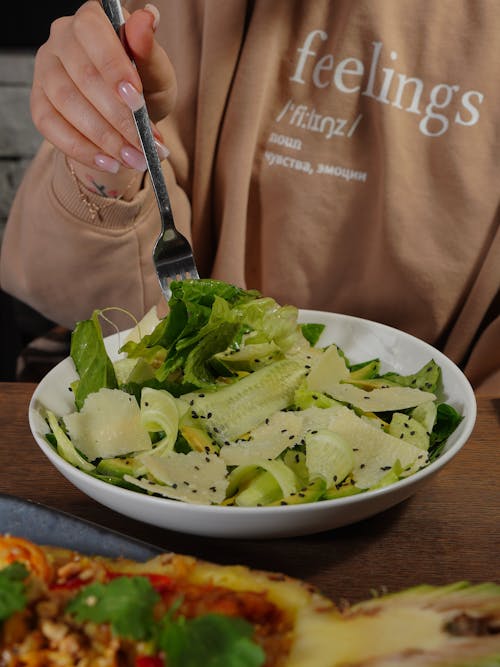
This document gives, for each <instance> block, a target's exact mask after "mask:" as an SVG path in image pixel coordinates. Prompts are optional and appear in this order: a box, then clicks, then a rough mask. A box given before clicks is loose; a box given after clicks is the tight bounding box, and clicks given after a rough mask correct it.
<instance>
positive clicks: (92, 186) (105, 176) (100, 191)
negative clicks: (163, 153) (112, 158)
mask: <svg viewBox="0 0 500 667" xmlns="http://www.w3.org/2000/svg"><path fill="white" fill-rule="evenodd" d="M66 162H67V165H68V169H69V170H70V172H71V175H72V177H73V180H74V181H75V183H76V185H77V187H78V189H79V191H80V194H81V195H82V197H83V196H85V194H87V193H86V191H88V192H91V193H92V194H94V195H99V196H100V197H103V198H106V199H110V200H113V199H117V200H123V201H131V200H132V199H133V198H134V197H135V196H136V195H137V193H138V192H139V190H141V189H142V187H143V183H144V172H139V171H135V170H132V169H125V168H124V167H121V168H120V169H119V170H118V172H117V173H116V174H111V173H108V172H103V171H101V170H99V169H92V168H91V167H87V166H86V165H84V164H81V163H79V162H76V161H75V160H71V159H70V158H67V159H66Z"/></svg>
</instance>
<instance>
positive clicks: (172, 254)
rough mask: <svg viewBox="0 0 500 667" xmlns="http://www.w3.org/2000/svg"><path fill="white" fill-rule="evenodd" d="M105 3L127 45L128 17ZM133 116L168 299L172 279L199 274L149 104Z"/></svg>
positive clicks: (112, 1) (115, 0)
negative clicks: (153, 204) (157, 223)
mask: <svg viewBox="0 0 500 667" xmlns="http://www.w3.org/2000/svg"><path fill="white" fill-rule="evenodd" d="M102 6H103V9H104V11H105V12H106V15H107V17H108V19H109V20H110V21H111V24H112V25H113V28H114V29H115V32H116V33H117V35H118V37H119V38H120V40H121V41H122V43H123V44H124V46H125V48H126V45H125V43H124V36H123V30H122V26H123V24H124V23H125V19H124V17H123V12H122V7H121V4H120V0H102ZM133 117H134V122H135V126H136V128H137V132H138V134H139V139H140V142H141V146H142V150H143V152H144V157H145V158H146V164H147V167H148V172H149V175H150V177H151V184H152V186H153V190H154V193H155V196H156V201H157V203H158V208H159V211H160V220H161V232H160V235H159V236H158V238H157V239H156V243H155V246H154V249H153V263H154V265H155V269H156V273H157V275H158V280H159V282H160V288H161V291H162V292H163V295H164V296H165V298H166V300H167V301H168V300H169V299H170V297H171V294H172V293H171V289H170V283H171V282H172V281H174V280H186V279H197V278H199V274H198V270H197V268H196V263H195V261H194V257H193V250H192V248H191V245H190V244H189V241H188V240H187V239H186V237H185V236H183V235H182V234H181V233H180V232H179V231H178V229H177V228H176V226H175V223H174V217H173V215H172V207H171V205H170V197H169V196H168V191H167V185H166V183H165V178H164V177H163V172H162V169H161V163H160V159H159V157H158V153H157V151H156V146H155V141H154V137H153V132H152V130H151V123H150V120H149V115H148V111H147V108H146V105H144V106H142V107H141V108H140V109H138V110H137V111H134V112H133Z"/></svg>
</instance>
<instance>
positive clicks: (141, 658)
mask: <svg viewBox="0 0 500 667" xmlns="http://www.w3.org/2000/svg"><path fill="white" fill-rule="evenodd" d="M400 665H404V667H422V666H425V665H434V666H435V667H438V666H439V667H452V666H453V667H457V666H464V667H465V666H466V665H467V666H468V667H470V666H471V665H474V666H475V667H477V666H479V665H481V666H483V665H485V666H486V665H488V667H490V666H491V667H493V666H495V665H500V586H499V585H498V584H494V583H483V584H474V585H473V584H468V583H467V582H456V583H452V584H449V585H445V586H416V587H413V588H409V589H406V590H404V591H400V592H397V593H393V594H387V595H383V596H379V597H374V598H373V599H370V600H367V601H364V602H360V603H357V604H354V605H352V606H345V607H344V606H343V607H342V608H339V607H337V606H336V605H335V604H334V603H333V602H332V601H331V600H329V599H328V598H326V597H325V596H324V595H322V594H321V593H320V592H319V591H318V590H317V589H316V588H314V587H312V586H311V585H309V584H307V583H305V582H303V581H300V580H298V579H294V578H291V577H288V576H285V575H282V574H277V573H271V572H262V571H257V570H252V569H250V568H247V567H244V566H241V565H216V564H213V563H209V562H206V561H202V560H199V559H196V558H194V557H190V556H183V555H178V554H174V553H165V554H162V555H159V556H157V557H154V558H152V559H150V560H148V561H146V562H135V561H132V560H127V559H125V558H115V559H111V558H105V557H101V556H94V555H92V556H89V555H84V554H81V553H77V552H75V551H71V550H68V549H62V548H59V547H55V546H40V545H37V544H34V543H33V542H30V541H28V540H26V539H23V538H20V537H16V536H11V535H1V534H0V667H395V666H398V667H399V666H400Z"/></svg>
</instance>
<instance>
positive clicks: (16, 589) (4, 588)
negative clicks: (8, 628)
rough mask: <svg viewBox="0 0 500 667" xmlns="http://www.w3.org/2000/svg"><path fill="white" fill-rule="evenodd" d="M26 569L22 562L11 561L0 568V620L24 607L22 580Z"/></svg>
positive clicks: (25, 575) (24, 595)
mask: <svg viewBox="0 0 500 667" xmlns="http://www.w3.org/2000/svg"><path fill="white" fill-rule="evenodd" d="M27 576H28V570H27V569H26V566H25V565H23V564H22V563H17V562H16V563H12V564H11V565H7V567H6V568H4V569H3V570H0V621H3V620H4V619H6V618H9V616H11V615H12V614H13V613H14V612H16V611H20V610H22V609H24V607H25V605H26V592H25V586H24V580H25V579H26V577H27Z"/></svg>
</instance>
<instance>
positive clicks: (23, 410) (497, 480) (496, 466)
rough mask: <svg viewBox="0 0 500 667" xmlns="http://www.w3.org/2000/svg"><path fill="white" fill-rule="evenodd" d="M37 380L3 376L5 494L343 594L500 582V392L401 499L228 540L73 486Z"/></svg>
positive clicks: (0, 452)
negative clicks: (357, 518)
mask: <svg viewBox="0 0 500 667" xmlns="http://www.w3.org/2000/svg"><path fill="white" fill-rule="evenodd" d="M34 389H35V385H33V384H29V383H13V384H9V383H3V384H0V493H7V494H11V495H16V496H19V497H21V498H26V499H30V500H35V501H37V502H41V503H44V504H46V505H49V506H51V507H54V508H57V509H62V510H64V511H66V512H70V513H72V514H75V515H77V516H79V517H82V518H85V519H89V520H91V521H94V522H96V523H98V524H100V525H102V526H105V527H108V528H113V529H114V530H118V531H120V532H123V533H125V534H127V535H130V536H133V537H136V538H140V539H142V540H145V541H147V542H151V543H153V544H156V545H158V546H160V547H162V548H164V549H165V550H168V551H176V552H178V553H185V554H191V555H194V556H197V557H199V558H204V559H207V560H213V561H216V562H219V563H241V564H244V565H248V566H250V567H256V568H260V569H267V570H273V571H280V572H284V573H286V574H288V575H291V576H295V577H300V578H302V579H306V580H307V581H309V582H310V583H312V584H314V585H316V586H318V587H319V588H320V589H321V590H322V591H323V592H324V593H326V594H327V595H329V596H330V597H332V598H333V599H334V600H336V601H339V600H345V599H347V600H350V601H353V602H354V601H357V600H360V599H364V598H366V597H369V596H370V595H372V593H373V592H379V591H385V590H387V591H396V590H400V589H401V588H404V587H407V586H412V585H416V584H422V583H428V584H445V583H451V582H453V581H458V580H468V581H472V582H480V581H497V582H500V558H499V555H500V398H494V397H491V398H485V397H482V398H479V399H478V417H477V421H476V426H475V429H474V432H473V434H472V436H471V438H470V440H469V442H468V443H467V444H466V445H465V447H464V448H463V449H462V450H461V451H460V452H459V453H458V455H457V456H456V457H455V458H454V459H453V460H452V461H451V462H450V463H449V464H448V466H446V467H445V468H444V469H443V470H442V471H440V472H439V473H438V474H437V476H435V477H434V478H433V479H432V480H430V481H429V483H428V484H427V485H426V486H425V487H424V488H423V489H421V490H420V491H419V492H417V493H416V494H415V495H414V496H413V497H412V498H410V499H408V500H407V501H405V502H403V503H401V504H400V505H398V506H397V507H395V508H393V509H390V510H387V511H385V512H383V513H381V514H379V515H377V516H375V517H373V518H371V519H367V520H365V521H361V522H359V523H357V524H355V525H352V526H348V527H345V528H341V529H336V530H332V531H329V532H325V533H320V534H317V535H310V536H305V537H298V538H286V539H276V540H224V539H210V538H205V537H197V536H192V535H185V534H182V533H177V532H171V531H167V530H163V529H160V528H155V527H153V526H149V525H147V524H143V523H141V522H138V521H134V520H132V519H128V518H127V517H124V516H122V515H120V514H118V513H116V512H113V511H111V510H109V509H107V508H105V507H103V506H102V505H99V504H98V503H96V502H94V501H93V500H91V499H90V498H88V497H87V496H85V495H84V494H83V493H82V492H80V491H79V490H78V489H76V488H75V487H73V486H72V485H71V484H70V483H69V482H68V481H66V479H65V478H64V477H62V476H61V475H60V473H59V472H58V471H57V470H55V468H54V467H53V466H52V464H51V463H50V462H49V461H48V460H47V459H46V457H45V455H44V454H43V453H42V452H41V450H40V449H39V448H38V446H37V444H36V442H35V441H34V439H33V437H32V435H31V433H30V430H29V425H28V416H27V415H28V403H29V399H30V397H31V394H32V392H33V391H34ZM1 529H2V517H1V515H0V531H1ZM54 541H55V542H56V541H57V535H55V536H54Z"/></svg>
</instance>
